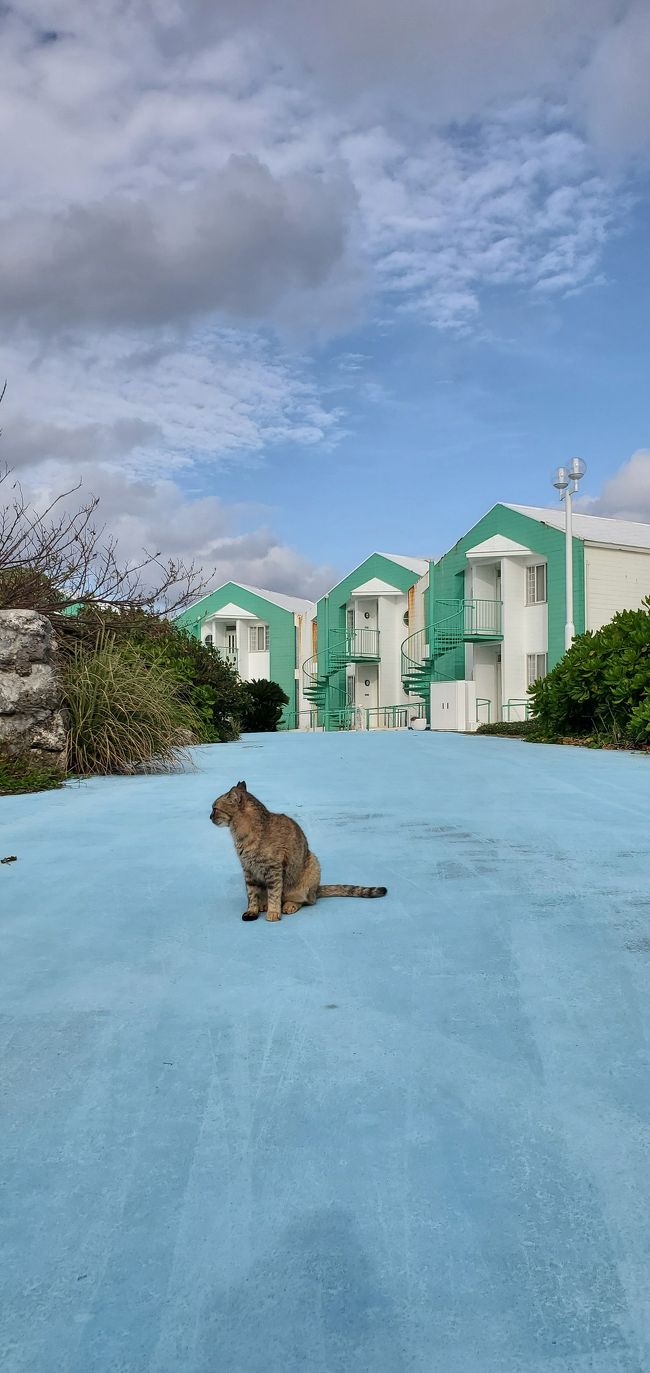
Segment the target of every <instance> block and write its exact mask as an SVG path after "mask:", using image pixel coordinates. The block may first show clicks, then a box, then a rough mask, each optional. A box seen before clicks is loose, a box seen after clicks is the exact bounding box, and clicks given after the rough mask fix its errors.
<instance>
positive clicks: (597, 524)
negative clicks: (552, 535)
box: [504, 501, 650, 548]
mask: <svg viewBox="0 0 650 1373" xmlns="http://www.w3.org/2000/svg"><path fill="white" fill-rule="evenodd" d="M504 505H505V506H506V509H507V510H516V511H517V514H518V515H527V516H528V517H529V519H531V520H538V521H539V523H540V524H550V525H551V527H552V528H553V529H562V530H563V529H564V507H563V506H559V507H557V508H552V509H550V510H547V509H546V508H545V507H544V506H541V505H510V504H508V503H506V502H505V501H504ZM573 532H574V534H575V536H576V538H578V539H584V540H585V543H609V544H619V545H621V546H622V547H624V548H650V524H642V523H641V522H640V521H638V522H637V521H636V520H610V519H607V518H605V517H604V516H602V515H582V514H580V512H579V511H577V510H575V509H574V511H573Z"/></svg>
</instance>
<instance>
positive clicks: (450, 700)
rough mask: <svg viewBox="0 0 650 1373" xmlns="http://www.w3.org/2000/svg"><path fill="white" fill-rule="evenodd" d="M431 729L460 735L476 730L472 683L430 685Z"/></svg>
mask: <svg viewBox="0 0 650 1373" xmlns="http://www.w3.org/2000/svg"><path fill="white" fill-rule="evenodd" d="M431 728H432V729H447V730H457V731H460V732H461V733H466V732H467V731H468V730H474V729H476V686H475V683H474V682H465V681H462V682H432V683H431Z"/></svg>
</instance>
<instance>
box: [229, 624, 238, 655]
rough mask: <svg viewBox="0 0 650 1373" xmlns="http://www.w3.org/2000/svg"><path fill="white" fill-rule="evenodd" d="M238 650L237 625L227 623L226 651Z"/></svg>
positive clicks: (234, 651)
mask: <svg viewBox="0 0 650 1373" xmlns="http://www.w3.org/2000/svg"><path fill="white" fill-rule="evenodd" d="M236 652H237V625H226V653H236Z"/></svg>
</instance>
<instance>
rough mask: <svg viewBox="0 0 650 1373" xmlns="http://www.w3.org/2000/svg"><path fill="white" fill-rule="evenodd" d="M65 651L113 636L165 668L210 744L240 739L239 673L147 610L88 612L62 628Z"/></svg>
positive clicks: (241, 689)
mask: <svg viewBox="0 0 650 1373" xmlns="http://www.w3.org/2000/svg"><path fill="white" fill-rule="evenodd" d="M59 630H60V634H61V636H62V638H63V643H64V646H65V644H66V643H67V644H68V645H70V644H71V643H72V644H74V643H75V642H77V641H79V640H81V642H83V643H85V644H87V645H89V646H92V644H94V643H97V641H98V639H99V638H100V637H101V635H102V634H103V633H105V632H106V631H109V632H110V634H111V636H112V637H113V638H114V639H115V642H116V643H117V644H131V645H132V646H134V647H135V648H136V649H137V650H138V651H139V653H141V654H142V656H143V657H145V658H146V659H147V661H148V662H150V663H152V664H153V663H157V664H161V663H162V664H164V665H165V666H166V667H167V668H169V670H170V671H171V672H172V674H173V676H174V678H175V680H176V682H177V684H178V687H179V691H180V697H181V699H182V700H183V701H185V702H186V703H187V705H189V706H191V708H192V709H193V710H194V711H195V712H196V714H197V715H198V716H199V718H200V720H201V722H202V730H201V737H202V739H203V741H204V742H205V743H219V742H225V741H226V740H229V739H236V738H238V736H239V720H240V717H241V714H242V711H243V709H244V695H245V693H244V687H243V686H242V683H241V682H240V680H239V677H238V676H237V673H236V672H235V671H234V669H233V668H231V667H230V666H229V664H228V663H226V662H225V661H224V659H223V658H222V657H221V656H220V654H219V653H218V652H217V651H216V649H214V648H211V647H210V646H209V645H208V644H202V643H201V641H200V639H195V638H194V637H193V636H192V635H191V634H188V633H187V632H186V630H184V629H180V628H179V627H178V626H177V625H174V624H172V623H171V621H169V620H164V619H161V618H160V617H159V616H157V615H152V614H149V613H148V612H146V611H143V610H125V611H123V612H121V613H119V614H117V613H115V612H114V611H98V610H96V609H93V610H84V611H82V612H81V614H80V615H78V616H76V617H75V619H74V620H66V621H65V622H64V623H61V624H60V625H59Z"/></svg>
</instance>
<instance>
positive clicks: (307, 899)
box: [210, 782, 386, 920]
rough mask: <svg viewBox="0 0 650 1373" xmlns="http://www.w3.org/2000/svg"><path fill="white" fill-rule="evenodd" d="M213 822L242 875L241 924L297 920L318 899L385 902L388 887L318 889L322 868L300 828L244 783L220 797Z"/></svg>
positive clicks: (216, 803) (211, 817) (212, 817)
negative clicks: (223, 829) (225, 832)
mask: <svg viewBox="0 0 650 1373" xmlns="http://www.w3.org/2000/svg"><path fill="white" fill-rule="evenodd" d="M210 819H211V821H212V823H213V825H228V826H229V828H230V831H231V834H232V837H233V839H234V841H235V848H236V850H237V855H238V857H239V861H240V863H241V865H242V868H243V870H244V881H245V883H246V895H247V898H248V907H247V909H246V910H245V911H244V914H243V915H242V920H257V917H258V916H259V915H262V914H263V913H264V912H266V918H267V920H281V919H282V916H283V915H294V914H295V912H296V911H299V910H300V907H301V906H313V905H314V904H315V902H316V901H317V900H318V897H319V896H385V895H386V888H385V887H351V886H347V885H342V886H341V885H334V886H329V887H322V886H321V885H320V863H319V861H318V859H317V858H316V856H315V854H313V853H311V852H310V849H309V844H308V843H307V839H306V836H305V835H304V834H303V832H302V830H301V828H300V825H297V824H296V822H295V820H291V819H290V818H289V816H288V815H276V814H274V812H273V811H270V810H267V809H266V806H264V805H262V802H261V801H258V800H257V797H256V796H252V795H251V793H250V792H249V791H248V789H247V787H246V783H245V782H238V783H237V786H236V787H231V789H230V791H226V792H224V794H223V796H218V797H217V799H216V801H215V802H214V805H213V807H212V810H211V812H210Z"/></svg>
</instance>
